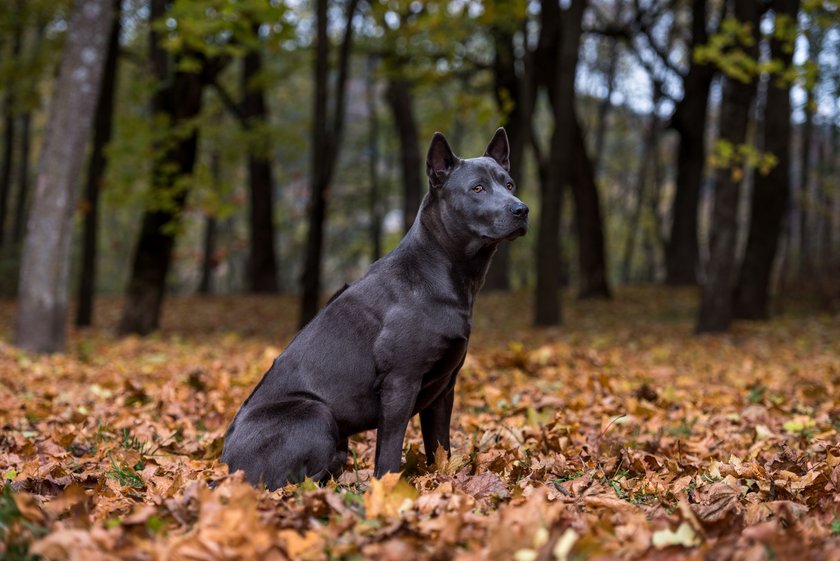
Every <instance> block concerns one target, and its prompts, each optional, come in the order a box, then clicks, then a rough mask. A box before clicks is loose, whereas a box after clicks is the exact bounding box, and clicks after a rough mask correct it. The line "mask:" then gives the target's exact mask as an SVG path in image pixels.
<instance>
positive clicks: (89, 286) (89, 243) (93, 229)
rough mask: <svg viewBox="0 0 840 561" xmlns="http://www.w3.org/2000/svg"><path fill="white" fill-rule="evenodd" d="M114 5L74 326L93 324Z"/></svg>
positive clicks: (113, 75)
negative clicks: (100, 193)
mask: <svg viewBox="0 0 840 561" xmlns="http://www.w3.org/2000/svg"><path fill="white" fill-rule="evenodd" d="M111 1H112V2H113V4H114V18H113V23H112V24H111V35H110V36H109V38H108V54H107V55H106V56H105V69H104V71H103V75H102V84H101V86H100V88H99V98H98V100H97V103H96V117H95V121H94V128H93V146H92V147H91V154H90V159H89V160H88V169H87V178H86V183H85V195H84V202H83V204H82V209H83V212H84V226H83V230H82V267H81V270H80V271H79V301H78V308H77V309H76V325H79V326H86V325H91V324H92V323H93V299H94V294H95V292H96V256H97V245H98V240H99V235H98V231H99V226H98V223H99V192H100V190H101V189H102V188H103V186H104V181H105V167H106V165H107V158H106V157H105V148H106V146H108V143H109V142H110V141H111V129H112V124H113V120H114V93H115V91H116V84H117V58H118V54H119V47H120V43H119V41H120V29H121V25H120V2H121V0H111Z"/></svg>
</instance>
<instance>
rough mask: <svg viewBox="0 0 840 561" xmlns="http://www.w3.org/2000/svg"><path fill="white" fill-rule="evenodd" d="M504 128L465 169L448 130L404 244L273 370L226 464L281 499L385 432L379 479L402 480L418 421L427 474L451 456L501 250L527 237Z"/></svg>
mask: <svg viewBox="0 0 840 561" xmlns="http://www.w3.org/2000/svg"><path fill="white" fill-rule="evenodd" d="M509 152H510V151H509V145H508V138H507V134H506V133H505V130H504V129H503V128H499V129H498V130H497V131H496V133H495V135H494V136H493V138H492V140H491V141H490V143H489V144H488V145H487V149H486V151H485V153H484V155H483V156H481V157H479V158H470V159H460V158H458V157H457V156H455V154H454V153H453V152H452V149H451V148H450V147H449V143H448V142H447V141H446V138H445V137H444V136H443V135H442V134H441V133H439V132H438V133H435V134H434V136H433V137H432V141H431V145H430V146H429V151H428V156H427V160H426V171H427V175H428V177H429V191H428V193H427V194H426V195H425V197H424V198H423V201H422V203H421V205H420V209H419V211H418V214H417V218H416V219H415V221H414V224H413V225H412V227H411V229H410V230H409V231H408V233H407V234H406V235H405V237H404V238H403V239H402V241H401V242H400V244H399V245H398V246H397V248H396V249H394V250H393V251H392V252H391V253H389V254H388V255H386V256H385V257H383V258H382V259H380V260H379V261H377V262H375V263H374V264H373V265H371V267H370V269H369V270H368V272H367V273H366V274H365V275H364V276H363V277H362V278H361V279H359V280H358V281H356V282H354V283H353V284H351V285H349V286H345V287H344V288H343V289H342V290H340V291H339V292H338V293H336V295H335V296H333V297H332V299H331V300H330V301H329V302H328V304H327V305H326V306H325V307H324V309H323V310H321V312H320V313H319V314H318V315H317V316H316V317H315V318H314V319H313V320H312V321H311V322H309V323H308V324H307V325H306V326H305V327H304V328H303V329H302V330H301V331H300V333H298V334H297V336H296V337H295V338H294V339H293V340H292V342H291V343H289V346H288V347H287V348H286V349H285V350H284V351H283V353H282V354H281V355H280V356H279V357H277V358H276V359H275V360H274V363H273V365H272V366H271V368H270V369H269V370H268V372H267V373H266V374H265V375H264V376H263V378H262V380H260V382H259V384H257V386H256V388H254V390H253V392H251V395H250V396H249V397H248V399H246V400H245V402H244V403H243V404H242V406H241V408H240V409H239V411H238V412H237V414H236V416H235V417H234V419H233V421H232V422H231V424H230V427H229V428H228V430H227V433H226V436H225V442H224V449H223V452H222V462H224V463H226V464H227V465H228V466H229V469H230V471H231V472H234V471H236V470H242V471H244V472H245V477H246V479H247V480H248V481H249V482H250V483H252V484H254V485H259V484H260V483H261V484H263V485H265V486H266V487H267V488H269V489H276V488H278V487H282V486H284V485H286V484H287V483H289V482H298V481H301V480H302V479H303V478H305V477H309V478H311V479H313V480H315V481H319V480H323V479H325V478H328V477H330V476H332V475H335V474H338V473H340V472H341V470H342V469H343V466H344V463H345V460H346V459H347V452H348V445H347V438H348V437H349V436H351V435H353V434H356V433H359V432H362V431H366V430H370V429H376V431H377V433H376V460H375V466H374V475H375V476H376V477H381V476H382V475H384V474H386V473H389V472H397V471H398V470H399V468H400V460H401V457H402V446H403V439H404V438H405V431H406V428H407V426H408V423H409V420H410V419H411V417H412V416H414V415H416V414H418V413H419V414H420V426H421V429H422V434H423V445H424V448H425V451H426V456H427V458H428V460H429V463H432V460H433V458H434V454H435V452H436V450H437V449H438V447H439V446H442V447H443V449H444V450H445V451H446V453H447V454H449V453H450V443H449V424H450V418H451V416H452V404H453V399H454V395H455V393H454V388H455V380H456V378H457V374H458V371H459V370H460V368H461V366H462V365H463V364H464V357H465V356H466V353H467V343H468V342H469V338H470V332H471V328H472V311H473V303H474V302H475V298H476V295H477V294H478V291H479V289H480V288H481V286H482V284H483V283H484V277H485V275H486V274H487V269H488V267H489V266H490V261H491V259H492V257H493V254H494V253H495V251H496V247H497V246H498V244H499V243H500V242H501V241H502V240H513V239H515V238H517V237H519V236H522V235H525V233H526V232H527V230H528V207H527V206H526V205H525V204H523V203H522V201H520V200H519V199H518V198H517V197H516V196H515V192H516V187H515V185H514V184H513V180H512V179H511V176H510V161H509Z"/></svg>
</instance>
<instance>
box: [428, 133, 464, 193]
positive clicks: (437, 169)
mask: <svg viewBox="0 0 840 561" xmlns="http://www.w3.org/2000/svg"><path fill="white" fill-rule="evenodd" d="M457 161H458V158H457V157H456V156H455V154H453V153H452V148H450V147H449V143H448V142H446V138H445V137H444V136H443V135H442V134H441V133H439V132H436V133H435V134H434V136H433V137H432V144H431V145H430V146H429V154H428V155H427V156H426V174H427V175H428V176H429V185H431V186H432V187H440V186H441V185H443V183H444V182H445V181H446V178H447V177H449V174H450V173H451V172H452V168H454V167H455V163H456V162H457Z"/></svg>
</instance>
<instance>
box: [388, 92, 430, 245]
mask: <svg viewBox="0 0 840 561" xmlns="http://www.w3.org/2000/svg"><path fill="white" fill-rule="evenodd" d="M385 97H386V98H387V100H388V105H390V106H391V112H392V113H393V114H394V124H396V126H397V134H398V136H399V138H400V170H401V171H402V184H403V231H405V232H408V230H409V228H411V225H412V224H414V217H415V216H417V210H418V209H419V208H420V199H421V196H420V192H421V186H422V184H423V183H422V169H421V167H420V144H419V141H418V138H419V132H418V129H417V119H416V118H415V116H414V96H413V95H412V94H411V85H410V84H409V82H408V81H407V80H406V79H404V78H401V77H392V78H391V79H390V80H389V83H388V91H387V93H386V96H385Z"/></svg>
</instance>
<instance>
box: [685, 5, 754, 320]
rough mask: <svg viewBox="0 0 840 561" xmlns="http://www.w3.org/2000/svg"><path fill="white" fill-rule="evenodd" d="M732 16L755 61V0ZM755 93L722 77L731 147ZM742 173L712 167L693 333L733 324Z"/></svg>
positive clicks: (741, 133)
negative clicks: (747, 31)
mask: <svg viewBox="0 0 840 561" xmlns="http://www.w3.org/2000/svg"><path fill="white" fill-rule="evenodd" d="M735 18H736V19H737V20H738V21H739V22H741V23H743V24H745V25H750V26H751V33H752V34H753V37H754V44H753V46H751V47H749V48H745V49H744V50H745V51H746V54H747V56H749V57H751V58H752V59H756V57H757V56H758V46H757V45H758V22H759V10H758V6H757V4H756V0H743V1H740V2H736V3H735ZM754 95H755V80H751V81H750V82H748V83H744V82H741V81H739V80H737V79H734V78H731V77H727V78H726V80H725V82H724V86H723V101H722V103H721V110H720V138H721V140H724V141H727V142H728V143H729V144H730V145H731V146H733V147H738V146H740V145H742V144H743V143H744V142H745V141H746V136H747V123H748V121H749V114H750V104H751V102H752V99H753V97H754ZM747 171H748V170H747V168H746V166H745V165H744V163H738V164H735V165H734V166H733V167H731V168H726V169H723V168H722V169H718V170H717V177H716V185H715V201H714V207H713V210H712V224H711V236H710V243H709V265H708V278H707V279H706V283H705V285H704V286H703V296H702V300H701V303H700V312H699V314H698V318H697V326H696V331H697V332H698V333H704V332H721V331H726V330H728V329H729V326H730V324H731V323H732V317H733V300H734V299H733V291H734V289H735V279H736V271H735V259H736V255H735V252H736V246H737V238H738V208H739V204H740V198H741V183H742V179H743V175H744V174H745V173H747Z"/></svg>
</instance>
